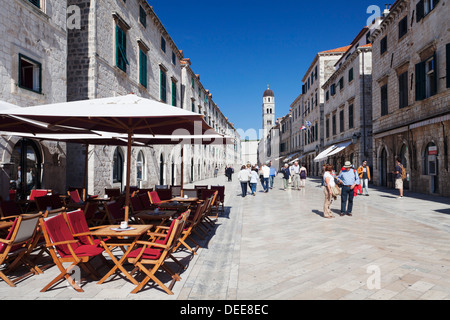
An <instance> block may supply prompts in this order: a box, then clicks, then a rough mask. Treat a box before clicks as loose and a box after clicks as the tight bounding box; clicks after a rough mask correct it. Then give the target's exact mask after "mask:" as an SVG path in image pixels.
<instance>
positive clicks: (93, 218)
mask: <svg viewBox="0 0 450 320" xmlns="http://www.w3.org/2000/svg"><path fill="white" fill-rule="evenodd" d="M83 212H84V217H85V218H86V221H87V224H88V225H89V226H92V227H97V226H100V225H102V224H104V223H105V221H106V219H107V215H106V212H104V211H100V210H98V203H97V202H95V201H88V202H86V204H85V206H84V208H83Z"/></svg>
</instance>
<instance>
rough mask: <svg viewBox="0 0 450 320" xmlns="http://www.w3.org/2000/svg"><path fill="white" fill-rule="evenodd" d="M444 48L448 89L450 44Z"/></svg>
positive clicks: (448, 85)
mask: <svg viewBox="0 0 450 320" xmlns="http://www.w3.org/2000/svg"><path fill="white" fill-rule="evenodd" d="M445 48H446V51H447V52H446V55H447V56H446V64H447V66H446V67H447V75H446V77H447V88H450V43H447V45H446V46H445Z"/></svg>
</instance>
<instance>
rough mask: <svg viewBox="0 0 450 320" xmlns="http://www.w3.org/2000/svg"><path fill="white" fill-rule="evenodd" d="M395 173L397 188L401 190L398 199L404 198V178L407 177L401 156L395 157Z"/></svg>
mask: <svg viewBox="0 0 450 320" xmlns="http://www.w3.org/2000/svg"><path fill="white" fill-rule="evenodd" d="M392 173H393V174H395V189H397V190H398V191H399V193H400V194H399V196H398V197H397V199H402V198H403V180H404V179H406V171H405V168H404V167H403V165H402V163H401V159H400V158H396V159H395V170H394V171H393V172H392Z"/></svg>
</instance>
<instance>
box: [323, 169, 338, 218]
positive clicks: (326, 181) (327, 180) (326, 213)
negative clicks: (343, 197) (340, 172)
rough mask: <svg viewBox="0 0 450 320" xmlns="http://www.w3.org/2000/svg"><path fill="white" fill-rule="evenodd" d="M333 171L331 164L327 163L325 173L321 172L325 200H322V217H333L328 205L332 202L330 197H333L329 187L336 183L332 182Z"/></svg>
mask: <svg viewBox="0 0 450 320" xmlns="http://www.w3.org/2000/svg"><path fill="white" fill-rule="evenodd" d="M332 172H333V166H332V165H331V164H327V165H326V166H325V173H324V174H323V185H324V188H323V193H324V195H325V200H324V202H323V217H324V218H328V219H330V218H334V215H333V213H332V212H331V209H330V206H331V203H332V200H331V198H332V197H333V192H332V191H331V188H333V187H334V186H335V185H336V184H335V182H334V177H333V175H332V174H331V173H332Z"/></svg>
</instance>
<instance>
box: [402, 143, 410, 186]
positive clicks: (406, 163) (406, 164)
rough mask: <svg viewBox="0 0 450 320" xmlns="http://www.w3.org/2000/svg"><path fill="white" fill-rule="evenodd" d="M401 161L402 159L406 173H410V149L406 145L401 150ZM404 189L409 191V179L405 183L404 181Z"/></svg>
mask: <svg viewBox="0 0 450 320" xmlns="http://www.w3.org/2000/svg"><path fill="white" fill-rule="evenodd" d="M400 159H401V163H402V165H403V167H404V168H405V170H406V172H409V170H408V169H409V168H410V166H409V161H408V147H407V146H406V144H404V145H403V146H402V148H401V149H400ZM403 189H404V190H409V181H408V179H406V180H405V181H403Z"/></svg>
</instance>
